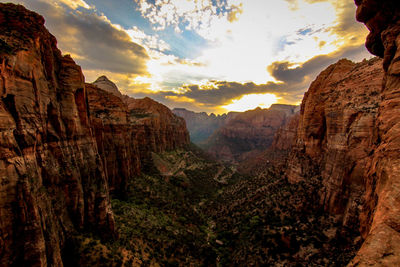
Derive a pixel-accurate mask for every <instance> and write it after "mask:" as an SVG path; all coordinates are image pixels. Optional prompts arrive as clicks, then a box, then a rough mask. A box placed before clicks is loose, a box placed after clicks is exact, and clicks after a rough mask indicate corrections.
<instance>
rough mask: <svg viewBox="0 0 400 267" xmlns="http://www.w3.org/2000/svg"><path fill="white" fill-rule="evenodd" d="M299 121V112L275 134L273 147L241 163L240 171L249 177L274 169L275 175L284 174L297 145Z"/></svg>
mask: <svg viewBox="0 0 400 267" xmlns="http://www.w3.org/2000/svg"><path fill="white" fill-rule="evenodd" d="M299 119H300V112H299V111H297V112H296V113H294V114H293V115H292V116H290V117H289V118H288V119H287V120H286V123H285V124H284V125H282V126H281V127H280V128H279V129H278V130H277V131H276V132H275V135H274V138H273V141H272V144H271V146H270V147H268V148H267V149H266V150H264V151H261V152H259V153H254V154H253V155H251V156H250V157H248V158H246V159H245V160H242V161H240V162H239V165H238V171H239V172H241V173H245V174H248V175H259V174H261V173H263V172H264V171H265V170H267V169H270V168H274V169H275V173H277V174H280V173H283V172H284V171H283V170H286V169H287V167H286V161H287V158H288V155H289V153H290V152H291V151H292V149H293V147H294V145H295V144H296V138H297V128H298V125H299Z"/></svg>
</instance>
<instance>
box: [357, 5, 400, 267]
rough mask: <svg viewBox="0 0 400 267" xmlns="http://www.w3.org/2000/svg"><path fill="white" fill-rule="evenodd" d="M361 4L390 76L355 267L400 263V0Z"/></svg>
mask: <svg viewBox="0 0 400 267" xmlns="http://www.w3.org/2000/svg"><path fill="white" fill-rule="evenodd" d="M356 4H358V8H357V19H358V20H359V21H361V22H364V23H365V25H366V26H367V27H368V29H369V30H370V34H369V36H368V38H367V41H366V46H367V47H368V49H369V51H370V52H371V53H373V54H376V55H378V56H381V57H383V69H384V70H385V77H384V79H383V88H382V91H381V94H380V98H381V101H380V104H379V110H378V114H377V120H376V124H375V127H376V129H375V130H376V132H375V135H376V141H375V143H374V145H373V154H372V155H371V158H372V160H371V162H370V164H368V165H366V166H365V168H366V170H367V175H366V178H365V187H366V195H365V204H364V209H363V213H362V216H361V227H362V233H363V236H364V237H365V238H366V239H365V242H364V243H363V245H362V247H361V249H360V250H359V252H358V254H357V256H356V257H355V259H354V260H353V261H352V262H351V263H350V266H366V265H369V266H372V265H374V266H397V265H399V263H400V168H399V166H400V114H399V107H400V90H399V88H400V77H399V74H400V64H399V59H400V49H399V47H400V26H399V21H400V6H399V4H398V1H395V0H391V1H390V0H386V1H372V0H363V1H357V2H356ZM367 11H368V12H367Z"/></svg>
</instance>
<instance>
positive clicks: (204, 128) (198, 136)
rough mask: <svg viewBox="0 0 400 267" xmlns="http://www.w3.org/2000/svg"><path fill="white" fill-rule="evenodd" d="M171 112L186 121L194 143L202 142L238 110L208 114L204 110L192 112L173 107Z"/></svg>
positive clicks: (233, 116)
mask: <svg viewBox="0 0 400 267" xmlns="http://www.w3.org/2000/svg"><path fill="white" fill-rule="evenodd" d="M172 112H173V113H174V114H175V115H178V116H179V117H182V118H184V119H185V121H186V126H187V128H188V130H189V133H190V140H191V141H192V142H193V143H195V144H198V145H200V144H202V143H203V142H205V141H207V139H208V138H209V137H210V136H211V135H212V134H213V133H214V132H215V131H216V130H218V129H219V128H221V127H222V126H224V125H225V124H226V123H228V122H229V121H230V120H232V119H233V118H235V116H236V115H237V114H238V112H229V113H228V114H222V115H215V114H214V113H211V114H210V115H208V114H207V113H205V112H194V111H190V110H187V109H184V108H174V109H173V110H172Z"/></svg>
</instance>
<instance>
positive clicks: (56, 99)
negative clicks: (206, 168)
mask: <svg viewBox="0 0 400 267" xmlns="http://www.w3.org/2000/svg"><path fill="white" fill-rule="evenodd" d="M0 38H1V39H0V61H1V65H0V88H1V92H0V96H1V101H0V178H1V187H0V214H1V216H0V265H1V266H10V265H15V266H63V264H67V265H68V264H69V263H70V261H71V255H72V254H73V253H74V249H75V248H76V244H75V245H72V244H73V243H74V242H75V241H74V240H75V237H76V236H78V235H79V234H81V233H84V234H90V233H92V234H93V235H94V236H98V237H101V238H104V240H110V238H112V237H115V236H116V232H115V228H114V227H115V223H114V216H113V213H112V211H111V203H110V189H111V191H112V192H114V193H115V195H116V196H117V197H122V196H123V195H122V193H125V191H126V187H127V183H128V182H129V180H132V179H133V178H135V177H136V176H137V175H138V174H139V172H140V171H141V170H143V169H144V168H145V167H146V160H147V159H149V158H150V157H151V152H152V151H155V152H161V151H165V150H169V149H176V148H179V147H182V146H185V145H187V144H188V143H189V135H188V132H187V130H186V126H185V123H184V121H183V119H181V118H178V117H177V116H175V115H173V114H172V112H171V111H170V110H169V109H168V108H167V107H165V106H163V105H161V104H159V103H157V102H155V101H152V100H150V99H148V98H145V99H130V98H129V97H124V101H123V100H122V98H123V97H122V96H120V93H119V92H118V90H117V89H116V90H117V91H115V88H111V89H112V92H111V93H109V92H107V91H104V90H102V89H99V88H98V87H97V86H95V85H90V84H85V83H84V77H83V75H82V71H81V69H80V67H79V66H77V65H76V64H75V63H74V61H73V60H72V58H71V57H70V56H68V55H67V56H62V54H61V52H60V51H59V50H58V49H57V46H56V43H57V42H56V39H55V38H54V37H53V36H52V35H51V34H50V33H49V32H48V31H47V30H46V28H45V27H44V19H43V17H41V16H39V15H37V14H36V13H33V12H31V11H28V10H26V9H25V8H24V7H22V6H16V5H12V4H0ZM96 84H98V85H99V86H103V87H104V86H105V85H107V84H108V85H109V81H108V80H107V79H106V78H105V77H103V78H100V79H98V80H97V82H96ZM105 89H106V90H108V89H109V87H107V88H105ZM71 253H72V254H71Z"/></svg>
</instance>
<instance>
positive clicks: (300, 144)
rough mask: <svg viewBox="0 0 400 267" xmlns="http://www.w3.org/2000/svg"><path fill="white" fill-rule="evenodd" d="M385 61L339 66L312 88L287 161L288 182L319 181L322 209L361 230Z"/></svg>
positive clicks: (305, 98)
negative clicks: (361, 217)
mask: <svg viewBox="0 0 400 267" xmlns="http://www.w3.org/2000/svg"><path fill="white" fill-rule="evenodd" d="M381 67H382V61H381V60H379V59H376V58H375V59H371V60H369V61H363V62H361V63H357V64H356V63H353V62H351V61H349V60H345V59H343V60H340V61H339V62H337V63H336V64H333V65H331V66H329V67H328V68H327V69H326V70H324V71H323V72H322V73H321V74H320V75H319V76H318V77H317V78H316V80H315V81H314V82H313V83H312V84H311V86H310V89H309V90H308V92H307V93H306V94H305V96H304V99H303V101H302V104H301V111H300V118H299V125H298V129H297V137H296V143H295V145H294V147H293V150H292V152H291V153H290V155H289V159H288V163H287V164H288V167H287V168H288V170H287V172H286V174H287V176H288V179H289V181H291V182H297V181H300V180H304V179H305V180H306V179H307V178H309V177H311V176H314V175H317V176H320V177H321V179H322V185H323V190H322V191H321V206H323V207H324V209H325V210H327V211H329V212H330V213H333V214H336V215H337V216H338V219H339V221H341V222H342V223H343V225H345V226H347V227H349V228H353V229H357V225H358V222H359V217H358V216H359V213H360V210H361V207H362V206H361V205H362V200H363V195H364V192H365V188H364V176H365V166H366V165H367V164H368V162H369V161H370V155H371V153H373V149H372V145H373V144H374V142H376V139H375V137H374V135H375V127H374V125H375V123H376V118H377V112H378V105H379V101H380V91H381V81H382V77H383V72H382V71H381Z"/></svg>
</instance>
